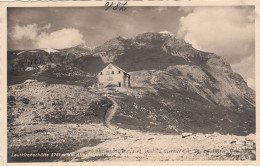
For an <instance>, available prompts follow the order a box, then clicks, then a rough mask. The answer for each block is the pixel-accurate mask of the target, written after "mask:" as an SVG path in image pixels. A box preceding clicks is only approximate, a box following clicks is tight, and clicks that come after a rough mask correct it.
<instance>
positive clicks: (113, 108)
mask: <svg viewBox="0 0 260 166" xmlns="http://www.w3.org/2000/svg"><path fill="white" fill-rule="evenodd" d="M107 98H109V99H110V100H111V101H112V102H113V105H112V106H111V107H110V108H109V110H108V111H107V113H106V116H105V126H106V127H108V128H111V124H110V121H111V119H112V118H113V116H114V115H115V113H116V110H117V109H118V108H119V106H118V104H117V103H116V101H115V100H114V99H113V98H112V97H110V96H107Z"/></svg>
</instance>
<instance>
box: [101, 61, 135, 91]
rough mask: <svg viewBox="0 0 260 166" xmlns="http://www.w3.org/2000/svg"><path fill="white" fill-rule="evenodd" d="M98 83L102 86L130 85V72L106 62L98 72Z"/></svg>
mask: <svg viewBox="0 0 260 166" xmlns="http://www.w3.org/2000/svg"><path fill="white" fill-rule="evenodd" d="M97 77H98V85H99V86H103V87H108V86H115V87H130V86H131V84H130V74H128V73H127V72H126V71H124V70H123V69H121V68H119V67H117V66H115V65H113V64H111V63H110V64H108V65H107V66H106V67H105V68H104V69H103V70H101V71H100V72H99V73H98V76H97Z"/></svg>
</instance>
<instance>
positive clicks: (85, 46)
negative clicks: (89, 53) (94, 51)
mask: <svg viewBox="0 0 260 166" xmlns="http://www.w3.org/2000/svg"><path fill="white" fill-rule="evenodd" d="M83 48H87V49H90V50H91V47H89V46H87V45H84V46H83Z"/></svg>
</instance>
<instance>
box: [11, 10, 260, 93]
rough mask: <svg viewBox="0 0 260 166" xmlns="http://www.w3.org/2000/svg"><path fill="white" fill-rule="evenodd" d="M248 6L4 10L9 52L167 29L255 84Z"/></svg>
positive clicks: (89, 43) (94, 42)
mask: <svg viewBox="0 0 260 166" xmlns="http://www.w3.org/2000/svg"><path fill="white" fill-rule="evenodd" d="M254 23H255V19H254V8H253V7H245V6H244V7H128V8H127V10H126V11H125V12H119V11H112V10H109V11H105V10H104V8H103V7H98V8H97V7H88V8H84V7H78V8H75V7H74V8H9V9H8V50H17V49H19V50H22V49H36V48H66V47H72V46H76V45H79V44H85V45H87V46H90V47H95V46H97V45H100V44H102V43H103V42H105V41H106V40H108V39H111V38H114V37H117V36H123V37H133V36H135V35H137V34H140V33H144V32H159V31H164V30H167V31H169V32H171V33H173V34H174V35H175V36H176V37H177V38H184V39H185V40H186V42H189V43H191V44H192V45H193V46H194V47H195V48H197V49H199V50H202V51H209V52H214V53H216V54H218V55H220V56H223V57H225V58H226V59H227V60H228V62H229V63H230V64H231V66H232V68H233V70H234V71H236V72H238V73H239V74H241V75H242V76H243V77H244V79H245V80H246V81H247V83H248V85H249V86H250V87H252V88H254V87H255V85H254V83H255V81H254V80H255V77H254V75H255V72H254V67H255V60H254V58H255V52H254V45H255V35H254V31H255V29H254V26H255V24H254Z"/></svg>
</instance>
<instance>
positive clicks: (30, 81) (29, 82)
mask: <svg viewBox="0 0 260 166" xmlns="http://www.w3.org/2000/svg"><path fill="white" fill-rule="evenodd" d="M33 82H37V80H26V81H24V84H31V83H33Z"/></svg>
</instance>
